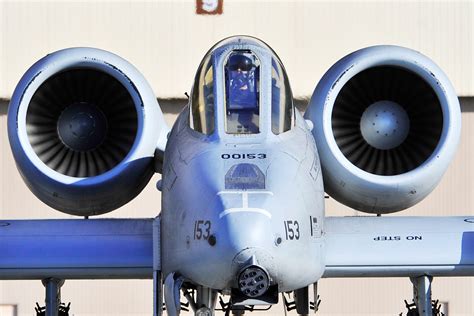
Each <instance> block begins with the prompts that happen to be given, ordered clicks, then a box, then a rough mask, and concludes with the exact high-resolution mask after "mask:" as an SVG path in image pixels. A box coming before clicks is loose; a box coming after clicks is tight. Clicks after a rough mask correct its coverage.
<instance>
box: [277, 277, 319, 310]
mask: <svg viewBox="0 0 474 316" xmlns="http://www.w3.org/2000/svg"><path fill="white" fill-rule="evenodd" d="M313 293H314V302H310V300H309V295H308V287H304V288H301V289H298V290H295V291H294V292H293V298H294V300H293V301H291V300H290V295H289V294H288V293H287V294H286V295H287V296H288V297H287V296H285V293H282V296H283V304H284V305H285V306H284V311H285V315H286V314H287V312H289V311H292V310H294V309H296V313H297V314H298V315H302V316H306V315H308V314H309V313H310V310H313V312H314V313H315V314H316V313H317V311H318V309H319V304H321V300H320V299H319V295H318V283H314V284H313Z"/></svg>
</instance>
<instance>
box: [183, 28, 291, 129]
mask: <svg viewBox="0 0 474 316" xmlns="http://www.w3.org/2000/svg"><path fill="white" fill-rule="evenodd" d="M216 69H217V70H216ZM218 71H220V72H221V73H220V74H219V73H218ZM270 80H271V81H270ZM268 90H270V91H271V100H268V101H267V102H265V99H264V97H265V96H263V95H262V93H266V95H268V92H267V91H268ZM218 91H221V92H222V93H221V95H222V97H220V98H217V97H216V96H217V95H219V93H218ZM265 105H268V107H271V112H270V111H269V112H268V114H267V116H269V117H270V120H271V123H270V125H271V130H272V132H273V133H274V134H276V135H278V134H280V133H284V132H286V131H288V130H290V129H291V128H292V126H293V125H294V106H293V97H292V93H291V88H290V84H289V82H288V77H287V75H286V72H285V69H284V68H283V65H282V63H281V61H280V59H279V58H278V56H277V55H276V54H275V52H274V51H273V50H272V49H271V48H270V47H269V46H268V45H266V44H265V43H263V42H261V41H260V40H257V39H254V38H251V37H242V36H240V37H231V38H228V39H225V40H223V41H221V42H219V43H218V44H217V45H216V46H214V47H213V48H212V49H211V50H210V51H209V52H208V53H207V54H206V56H205V57H204V59H203V61H202V62H201V65H200V66H199V69H198V71H197V74H196V78H195V82H194V87H193V91H192V98H191V106H190V108H191V113H190V124H191V127H192V128H193V129H194V130H196V131H198V132H201V133H204V134H206V135H211V134H213V133H214V131H215V126H217V124H218V122H219V120H218V119H219V118H217V120H216V115H215V113H217V112H218V111H216V110H217V107H222V108H223V109H224V111H222V113H225V115H223V117H222V120H223V121H224V124H223V126H224V132H225V133H226V134H259V133H261V132H262V130H261V129H262V113H263V112H262V111H265V110H266V109H265V108H263V109H262V106H265Z"/></svg>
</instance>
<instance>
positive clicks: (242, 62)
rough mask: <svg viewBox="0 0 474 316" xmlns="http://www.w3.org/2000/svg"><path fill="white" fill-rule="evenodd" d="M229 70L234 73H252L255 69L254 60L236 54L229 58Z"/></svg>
mask: <svg viewBox="0 0 474 316" xmlns="http://www.w3.org/2000/svg"><path fill="white" fill-rule="evenodd" d="M229 68H230V70H232V71H235V70H239V69H240V70H242V71H250V70H251V69H252V68H253V62H252V60H251V59H250V58H249V57H247V56H245V55H243V54H234V55H232V56H230V58H229Z"/></svg>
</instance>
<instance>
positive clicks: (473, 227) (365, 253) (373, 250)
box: [323, 216, 474, 278]
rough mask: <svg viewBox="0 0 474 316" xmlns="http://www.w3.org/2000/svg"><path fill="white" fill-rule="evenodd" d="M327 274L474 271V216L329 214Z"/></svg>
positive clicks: (462, 273) (411, 274) (468, 273)
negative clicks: (348, 215)
mask: <svg viewBox="0 0 474 316" xmlns="http://www.w3.org/2000/svg"><path fill="white" fill-rule="evenodd" d="M325 229H326V271H325V273H324V276H323V277H326V278H334V277H401V276H404V277H406V276H408V277H417V276H421V275H430V276H472V275H474V218H469V217H398V216H396V217H395V216H393V217H392V216H390V217H388V216H387V217H375V216H372V217H328V218H327V219H326V227H325Z"/></svg>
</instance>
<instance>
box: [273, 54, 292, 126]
mask: <svg viewBox="0 0 474 316" xmlns="http://www.w3.org/2000/svg"><path fill="white" fill-rule="evenodd" d="M293 116H294V107H293V96H292V93H291V89H290V84H289V82H288V77H287V76H286V72H285V70H284V69H283V66H282V65H281V64H280V61H279V60H275V59H273V58H272V132H273V133H274V134H276V135H278V134H280V133H284V132H286V131H289V130H290V129H291V126H292V124H293V122H294V119H293Z"/></svg>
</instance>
